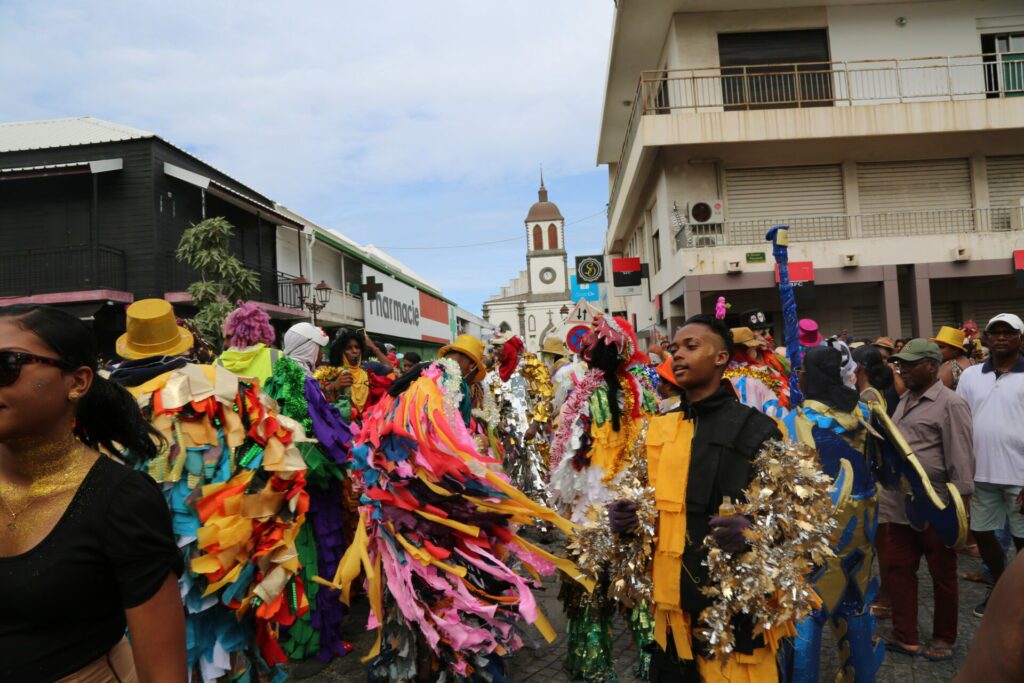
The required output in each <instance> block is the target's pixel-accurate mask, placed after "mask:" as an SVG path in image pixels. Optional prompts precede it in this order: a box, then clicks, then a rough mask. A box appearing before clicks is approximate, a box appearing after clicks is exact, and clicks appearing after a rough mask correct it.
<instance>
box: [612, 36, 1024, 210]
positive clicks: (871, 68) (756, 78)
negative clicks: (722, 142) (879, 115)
mask: <svg viewBox="0 0 1024 683" xmlns="http://www.w3.org/2000/svg"><path fill="white" fill-rule="evenodd" d="M1021 96H1024V53H1020V52H1018V53H1004V54H974V55H957V56H949V57H916V58H912V59H868V60H860V61H844V62H809V63H794V64H762V65H756V64H753V65H746V66H732V67H703V68H696V69H667V70H658V71H644V72H642V73H641V75H640V82H639V84H638V86H637V91H636V96H635V98H634V101H633V109H632V111H631V112H630V116H629V121H628V124H627V127H626V131H625V135H624V136H623V141H622V149H621V150H620V152H619V163H618V165H617V167H616V176H615V180H614V182H613V184H612V191H611V193H610V195H609V203H608V206H609V213H610V212H611V211H613V210H614V208H615V206H616V202H617V200H618V194H619V189H620V187H621V185H622V178H623V176H624V174H625V171H626V169H625V167H624V166H625V164H626V162H627V161H628V159H629V153H630V150H631V148H632V146H633V142H634V140H635V138H636V134H637V129H638V128H639V126H640V121H641V118H642V117H644V116H656V115H660V114H677V113H704V112H721V111H747V110H755V109H788V108H805V107H848V106H857V105H869V104H897V103H906V102H936V101H944V100H971V99H986V98H1001V97H1021ZM609 217H610V216H609Z"/></svg>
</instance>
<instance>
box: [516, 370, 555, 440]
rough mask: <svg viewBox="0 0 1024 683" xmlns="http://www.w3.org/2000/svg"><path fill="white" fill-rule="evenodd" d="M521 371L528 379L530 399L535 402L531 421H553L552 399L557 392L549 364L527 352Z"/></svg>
mask: <svg viewBox="0 0 1024 683" xmlns="http://www.w3.org/2000/svg"><path fill="white" fill-rule="evenodd" d="M519 372H520V373H522V375H523V379H525V380H526V385H527V387H529V393H530V400H531V403H532V404H533V408H532V411H531V414H530V419H531V421H532V422H536V423H538V424H547V423H548V422H550V421H551V412H552V411H551V399H552V398H553V397H554V394H555V387H554V385H552V383H551V373H550V372H548V366H546V365H544V362H543V361H541V360H540V359H539V358H537V356H535V355H533V354H532V353H527V354H526V355H524V356H523V362H522V365H520V367H519Z"/></svg>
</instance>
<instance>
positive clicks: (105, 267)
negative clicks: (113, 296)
mask: <svg viewBox="0 0 1024 683" xmlns="http://www.w3.org/2000/svg"><path fill="white" fill-rule="evenodd" d="M96 289H110V290H117V291H123V290H124V289H125V258H124V252H123V251H121V250H120V249H114V248H112V247H107V246H102V245H101V246H98V247H93V246H91V245H88V244H86V245H80V246H74V247H48V248H45V249H21V250H18V251H6V252H0V296H32V295H35V294H52V293H55V292H78V291H87V290H96Z"/></svg>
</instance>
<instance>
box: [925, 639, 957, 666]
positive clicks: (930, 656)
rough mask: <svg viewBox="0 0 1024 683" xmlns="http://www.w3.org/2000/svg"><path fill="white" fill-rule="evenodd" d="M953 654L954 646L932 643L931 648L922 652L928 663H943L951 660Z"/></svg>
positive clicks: (954, 651) (954, 652)
mask: <svg viewBox="0 0 1024 683" xmlns="http://www.w3.org/2000/svg"><path fill="white" fill-rule="evenodd" d="M955 654H956V645H946V644H945V643H941V644H936V643H932V645H931V647H929V648H928V649H927V650H925V651H924V655H923V656H924V658H925V659H927V660H928V661H929V662H944V661H946V660H948V659H953V655H955Z"/></svg>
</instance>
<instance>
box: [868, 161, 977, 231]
mask: <svg viewBox="0 0 1024 683" xmlns="http://www.w3.org/2000/svg"><path fill="white" fill-rule="evenodd" d="M857 186H858V189H859V194H860V210H861V213H862V214H864V216H863V218H862V230H863V234H864V236H865V237H872V236H875V237H879V236H881V237H893V236H899V235H933V234H942V233H955V232H973V231H974V219H975V216H974V212H973V211H971V210H970V209H971V207H972V205H973V201H972V195H971V169H970V165H969V164H968V161H967V159H937V160H929V161H894V162H884V163H872V164H857ZM957 209H959V210H957Z"/></svg>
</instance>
